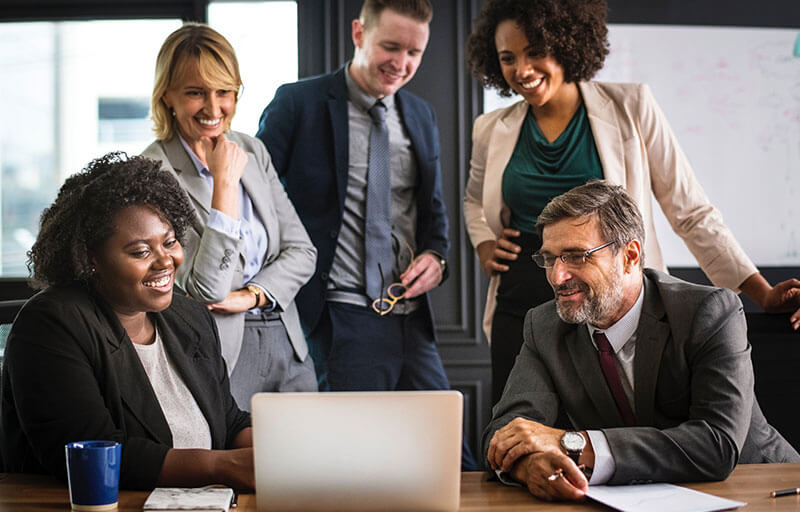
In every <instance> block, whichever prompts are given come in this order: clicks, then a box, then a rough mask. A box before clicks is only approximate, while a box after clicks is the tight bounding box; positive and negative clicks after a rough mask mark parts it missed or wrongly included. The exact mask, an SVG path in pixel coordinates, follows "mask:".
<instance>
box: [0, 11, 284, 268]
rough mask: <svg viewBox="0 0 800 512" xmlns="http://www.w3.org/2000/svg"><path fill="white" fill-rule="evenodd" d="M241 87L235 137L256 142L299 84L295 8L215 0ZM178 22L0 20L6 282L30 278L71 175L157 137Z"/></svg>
mask: <svg viewBox="0 0 800 512" xmlns="http://www.w3.org/2000/svg"><path fill="white" fill-rule="evenodd" d="M208 18H209V24H210V25H211V26H212V27H214V28H215V29H216V30H218V31H219V32H220V33H222V34H223V35H224V36H225V37H226V38H227V39H228V40H229V41H230V42H231V44H232V45H233V47H234V49H235V50H236V52H237V56H238V58H239V63H240V67H241V73H242V78H243V81H244V85H245V87H244V89H243V93H242V96H241V99H240V101H239V105H238V107H237V114H236V117H235V118H234V121H233V129H235V130H238V131H242V132H244V133H248V134H251V135H252V134H255V132H256V130H257V128H258V119H259V116H260V115H261V111H262V110H263V109H264V107H265V106H266V105H267V103H268V102H269V101H270V100H271V99H272V96H273V95H274V94H275V89H277V87H278V86H279V85H281V84H282V83H285V82H291V81H295V80H297V4H296V2H294V1H254V2H228V1H212V2H209V6H208ZM181 23H182V22H181V20H179V19H177V18H176V19H167V20H163V19H161V20H159V19H133V20H92V21H68V22H67V21H54V22H20V23H0V69H2V70H3V73H2V74H0V111H2V112H3V119H4V121H5V122H4V123H2V127H0V277H27V276H28V270H27V268H26V261H27V251H28V250H29V249H30V247H31V245H32V244H33V242H34V241H35V239H36V235H37V232H38V226H39V217H40V215H41V212H42V210H43V209H44V208H45V207H47V206H48V205H49V204H50V203H52V201H53V199H54V198H55V195H56V193H57V192H58V189H59V187H60V186H61V183H63V181H64V179H66V177H67V176H69V175H71V174H73V173H75V172H77V171H79V170H81V169H82V168H83V167H84V166H85V165H86V164H87V163H88V162H89V161H90V160H91V159H93V158H96V157H98V156H101V155H103V154H105V153H107V152H109V151H118V150H119V151H125V152H127V153H129V154H138V153H140V152H141V151H142V150H143V149H144V148H145V147H146V146H147V145H148V144H149V143H150V142H152V141H153V138H154V137H153V131H152V122H151V121H150V118H149V113H150V94H151V92H152V88H153V75H154V71H155V61H156V55H157V54H158V50H159V48H160V47H161V44H162V43H163V41H164V39H165V38H166V37H167V35H169V34H170V33H171V32H172V31H174V30H175V29H177V28H179V27H180V26H181Z"/></svg>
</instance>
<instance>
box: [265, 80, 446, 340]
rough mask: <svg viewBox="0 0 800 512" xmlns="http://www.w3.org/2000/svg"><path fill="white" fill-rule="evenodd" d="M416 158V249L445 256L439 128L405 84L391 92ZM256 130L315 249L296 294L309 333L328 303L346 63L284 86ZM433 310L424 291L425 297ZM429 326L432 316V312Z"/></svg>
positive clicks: (345, 133) (340, 186)
mask: <svg viewBox="0 0 800 512" xmlns="http://www.w3.org/2000/svg"><path fill="white" fill-rule="evenodd" d="M395 98H396V101H397V108H398V109H399V111H400V115H401V118H402V119H403V123H404V124H405V127H406V130H407V132H408V136H409V138H410V139H411V145H412V147H413V149H414V154H415V155H416V159H417V166H418V170H419V176H420V179H419V183H418V188H417V194H416V198H417V212H418V214H417V227H416V245H417V248H418V251H417V252H420V253H421V252H424V251H435V252H437V253H439V254H441V255H442V256H444V257H445V258H446V257H447V251H448V249H449V247H450V243H449V241H448V238H447V229H448V228H447V213H446V211H445V205H444V201H443V200H442V178H441V166H440V163H439V132H438V130H437V128H436V116H435V114H434V111H433V108H432V107H431V106H430V105H429V104H428V103H427V102H425V101H424V100H422V99H420V98H418V97H417V96H414V95H413V94H411V93H409V92H405V91H403V90H402V89H401V90H399V91H398V92H397V93H396V95H395ZM256 136H257V137H258V138H259V139H261V140H262V141H263V142H264V145H266V146H267V150H269V153H270V155H271V156H272V161H273V163H274V164H275V168H276V169H277V171H278V174H279V176H280V177H281V180H282V181H283V183H284V185H285V186H286V191H287V193H288V194H289V198H290V199H291V200H292V203H294V207H295V209H296V210H297V213H298V215H299V216H300V219H301V220H302V221H303V224H304V225H305V228H306V230H307V231H308V234H309V236H310V237H311V241H312V242H313V243H314V245H315V246H316V248H317V268H316V272H315V274H314V276H313V277H312V278H311V279H310V280H309V281H308V283H307V284H306V285H305V286H304V287H303V288H302V289H301V290H300V292H299V293H298V294H297V298H296V302H297V306H298V309H299V311H300V321H301V323H302V324H303V329H304V330H305V331H306V333H307V334H308V333H310V332H311V331H312V330H313V329H314V327H315V326H316V324H317V322H318V321H319V317H320V313H321V312H322V308H323V305H324V303H325V288H326V286H327V281H328V274H329V272H330V268H331V265H332V264H333V254H334V251H335V250H336V242H337V238H338V236H339V228H340V226H341V224H342V215H343V212H344V200H345V192H346V190H347V173H348V162H349V154H348V153H349V151H348V147H349V129H348V114H347V85H346V83H345V72H344V68H340V69H339V70H338V71H336V72H334V73H331V74H327V75H321V76H317V77H312V78H308V79H305V80H301V81H299V82H295V83H291V84H285V85H282V86H281V87H280V88H279V89H278V91H277V92H276V93H275V98H273V100H272V102H270V104H269V105H267V108H266V109H264V112H263V113H262V114H261V121H260V122H259V129H258V133H257V134H256ZM423 299H424V300H425V302H426V304H427V308H428V310H429V311H431V310H430V303H429V301H428V299H427V296H426V297H424V298H423ZM431 330H433V320H432V312H431Z"/></svg>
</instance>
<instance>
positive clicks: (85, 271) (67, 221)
mask: <svg viewBox="0 0 800 512" xmlns="http://www.w3.org/2000/svg"><path fill="white" fill-rule="evenodd" d="M136 205H147V206H151V207H153V208H154V209H155V210H156V211H157V212H158V213H159V214H160V215H162V216H163V218H164V219H165V220H167V221H168V222H169V223H170V224H171V225H172V229H174V230H175V236H176V237H177V238H178V239H179V240H180V239H181V238H182V237H183V234H184V233H185V231H186V227H187V225H188V224H189V220H190V219H191V215H192V214H193V211H192V207H191V205H190V204H189V202H188V200H187V198H186V196H185V195H184V192H183V190H182V189H181V187H180V185H179V184H178V182H177V180H176V179H175V178H174V177H173V176H172V175H171V174H170V173H169V172H167V171H163V170H161V163H160V162H157V161H155V160H150V159H148V158H144V157H141V156H134V157H128V156H127V155H126V154H125V153H119V152H118V153H109V154H107V155H105V156H102V157H100V158H97V159H95V160H93V161H92V162H90V163H89V165H87V166H86V167H85V168H84V169H83V170H82V171H81V172H79V173H77V174H74V175H73V176H70V177H69V178H68V179H67V180H66V181H65V182H64V185H62V186H61V190H59V192H58V197H56V200H55V201H54V202H53V204H52V205H50V207H49V208H46V209H45V210H44V212H42V217H41V221H40V227H39V236H38V237H37V238H36V243H34V244H33V247H32V248H31V250H30V251H29V252H28V270H29V271H30V272H31V275H32V277H33V279H32V284H33V285H34V286H35V287H37V288H44V287H46V286H58V285H65V284H69V283H72V282H74V281H82V282H84V283H88V282H89V280H90V278H91V263H90V254H91V252H92V251H93V250H94V249H96V248H98V247H100V246H101V245H102V244H103V243H104V242H105V241H106V240H108V239H109V238H110V237H111V235H112V234H113V233H114V230H115V226H114V219H115V216H116V214H117V212H119V211H121V210H123V209H125V208H127V207H129V206H136Z"/></svg>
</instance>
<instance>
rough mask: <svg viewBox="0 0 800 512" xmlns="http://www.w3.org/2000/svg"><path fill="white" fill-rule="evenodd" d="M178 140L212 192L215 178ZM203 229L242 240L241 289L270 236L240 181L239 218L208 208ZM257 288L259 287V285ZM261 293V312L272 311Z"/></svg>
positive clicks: (260, 261)
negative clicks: (242, 269)
mask: <svg viewBox="0 0 800 512" xmlns="http://www.w3.org/2000/svg"><path fill="white" fill-rule="evenodd" d="M178 138H179V139H180V141H181V144H183V147H184V149H186V152H187V153H188V154H189V158H191V159H192V163H193V164H194V167H195V170H197V174H198V175H199V176H200V177H201V178H203V181H205V182H206V184H207V185H208V189H209V190H212V189H213V188H214V177H213V176H212V175H211V172H210V171H209V170H208V167H207V166H206V165H205V164H204V163H203V161H202V160H200V158H199V157H198V156H197V155H196V154H195V152H194V151H192V148H191V147H189V144H188V143H187V142H186V141H185V140H184V139H183V137H181V136H180V134H178ZM206 228H208V229H213V230H215V231H219V232H221V233H225V234H226V235H228V236H231V237H234V238H239V239H241V240H242V248H243V253H244V255H245V262H244V272H243V282H242V283H240V285H239V286H241V287H244V286H245V284H247V283H249V281H250V280H251V279H252V278H253V276H255V275H256V274H257V273H258V272H259V271H260V270H261V267H262V266H263V265H264V258H266V255H267V249H268V248H269V237H268V236H267V230H266V228H265V227H264V223H263V222H262V221H261V217H259V215H258V212H257V211H256V210H255V208H253V201H252V200H250V195H249V194H248V193H247V191H246V190H245V189H244V186H243V185H242V182H241V181H239V219H238V220H236V219H232V218H230V217H229V216H228V215H225V214H224V213H222V212H221V211H219V210H216V209H214V208H211V210H210V212H209V214H208V224H207V225H206ZM253 284H255V283H253ZM256 286H258V285H256ZM258 287H259V288H261V286H258ZM262 291H263V292H264V293H265V294H266V296H267V298H268V299H269V300H270V306H268V307H267V308H263V309H265V310H268V311H271V310H272V309H274V308H275V306H276V303H275V298H274V297H273V296H272V294H270V293H269V292H268V291H267V290H263V289H262Z"/></svg>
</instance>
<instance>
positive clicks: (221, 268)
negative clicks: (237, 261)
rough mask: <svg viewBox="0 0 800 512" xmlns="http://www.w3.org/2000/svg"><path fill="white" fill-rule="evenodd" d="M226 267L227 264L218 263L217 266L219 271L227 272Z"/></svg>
mask: <svg viewBox="0 0 800 512" xmlns="http://www.w3.org/2000/svg"><path fill="white" fill-rule="evenodd" d="M228 266H229V265H228V264H227V263H220V264H219V269H220V270H228Z"/></svg>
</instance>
